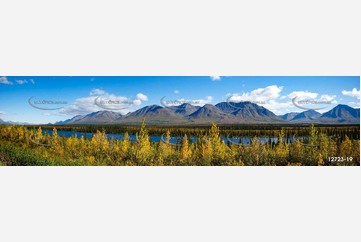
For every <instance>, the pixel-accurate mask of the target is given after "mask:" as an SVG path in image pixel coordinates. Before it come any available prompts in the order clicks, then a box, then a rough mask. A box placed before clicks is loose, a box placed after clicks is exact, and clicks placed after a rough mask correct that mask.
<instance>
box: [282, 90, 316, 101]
mask: <svg viewBox="0 0 361 242" xmlns="http://www.w3.org/2000/svg"><path fill="white" fill-rule="evenodd" d="M317 96H318V93H315V92H309V91H296V92H291V93H290V94H288V95H287V96H283V97H282V98H286V97H288V98H295V97H297V99H305V98H316V97H317Z"/></svg>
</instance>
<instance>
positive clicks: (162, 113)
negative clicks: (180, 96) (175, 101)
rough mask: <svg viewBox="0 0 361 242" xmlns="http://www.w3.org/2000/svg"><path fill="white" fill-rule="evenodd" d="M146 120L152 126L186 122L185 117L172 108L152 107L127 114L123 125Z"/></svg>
mask: <svg viewBox="0 0 361 242" xmlns="http://www.w3.org/2000/svg"><path fill="white" fill-rule="evenodd" d="M144 118H145V120H146V121H147V123H152V124H153V123H155V124H158V123H159V124H168V123H182V122H185V121H186V120H185V119H184V117H183V115H181V114H178V113H175V112H174V111H173V110H172V109H171V108H164V107H161V106H159V105H151V106H146V107H144V108H141V109H138V110H137V111H135V112H132V113H129V114H127V115H126V116H125V117H124V119H123V120H122V123H128V124H129V123H140V122H142V120H143V119H144Z"/></svg>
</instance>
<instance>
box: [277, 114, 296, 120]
mask: <svg viewBox="0 0 361 242" xmlns="http://www.w3.org/2000/svg"><path fill="white" fill-rule="evenodd" d="M297 114H299V113H296V112H291V113H286V114H283V115H279V116H278V117H280V118H281V119H283V120H286V121H291V120H292V119H293V118H294V117H295V116H296V115H297Z"/></svg>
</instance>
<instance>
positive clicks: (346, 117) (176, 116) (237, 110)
mask: <svg viewBox="0 0 361 242" xmlns="http://www.w3.org/2000/svg"><path fill="white" fill-rule="evenodd" d="M144 118H145V120H146V123H147V124H154V125H162V124H174V125H183V124H184V125H192V124H210V123H212V122H214V123H217V124H242V123H247V124H249V123H311V122H312V123H322V124H335V123H339V124H359V123H360V109H355V108H352V107H349V106H347V105H341V104H340V105H338V106H336V107H335V108H333V109H331V110H330V111H328V112H326V113H324V114H321V113H318V112H316V111H314V110H308V111H304V112H301V113H295V112H292V113H287V114H284V115H281V116H277V115H275V114H274V113H273V112H271V111H269V110H268V109H266V108H264V107H262V106H259V105H257V104H254V103H251V102H240V103H232V102H230V103H228V102H221V103H218V104H216V105H211V104H206V105H204V106H202V107H200V106H193V105H191V104H182V105H179V106H172V107H162V106H159V105H150V106H146V107H143V108H141V109H138V110H136V111H134V112H131V113H128V114H126V115H122V114H120V113H117V112H112V111H98V112H94V113H90V114H87V115H77V116H75V117H73V118H71V119H68V120H65V121H60V122H57V123H55V124H57V125H65V124H127V125H132V124H134V125H136V124H139V123H141V122H142V120H143V119H144Z"/></svg>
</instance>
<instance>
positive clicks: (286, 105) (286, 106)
mask: <svg viewBox="0 0 361 242" xmlns="http://www.w3.org/2000/svg"><path fill="white" fill-rule="evenodd" d="M260 106H263V107H265V108H267V109H268V110H270V111H272V112H273V113H275V114H276V115H280V114H284V113H287V112H291V109H292V108H294V106H293V104H292V102H283V103H279V102H277V101H275V100H269V101H268V102H267V103H266V104H263V105H262V104H260Z"/></svg>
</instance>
